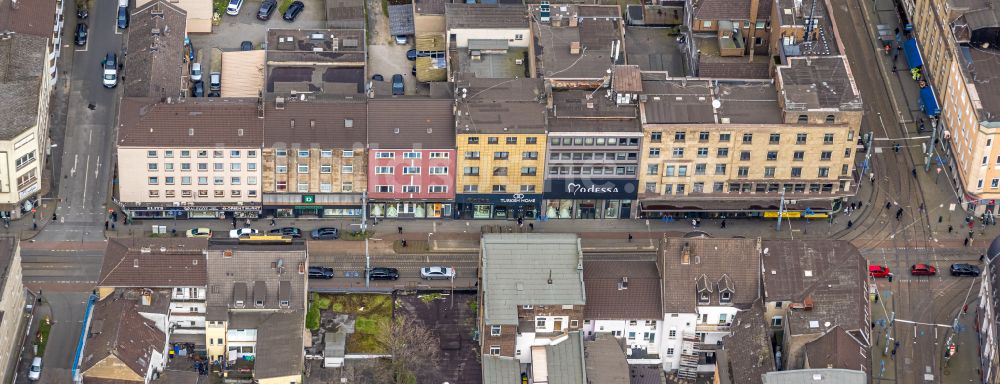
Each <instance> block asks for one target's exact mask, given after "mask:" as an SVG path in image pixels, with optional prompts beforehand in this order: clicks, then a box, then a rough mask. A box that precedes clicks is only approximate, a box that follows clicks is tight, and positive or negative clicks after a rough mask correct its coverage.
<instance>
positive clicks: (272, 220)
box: [271, 217, 275, 227]
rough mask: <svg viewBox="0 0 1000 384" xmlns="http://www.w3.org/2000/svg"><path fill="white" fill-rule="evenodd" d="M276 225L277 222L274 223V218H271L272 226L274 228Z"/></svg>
mask: <svg viewBox="0 0 1000 384" xmlns="http://www.w3.org/2000/svg"><path fill="white" fill-rule="evenodd" d="M274 224H275V222H274V218H273V217H272V218H271V226H272V227H273V226H274Z"/></svg>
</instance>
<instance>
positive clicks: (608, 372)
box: [583, 333, 630, 384]
mask: <svg viewBox="0 0 1000 384" xmlns="http://www.w3.org/2000/svg"><path fill="white" fill-rule="evenodd" d="M583 350H584V351H585V353H584V356H585V358H584V360H585V361H584V362H585V364H586V367H587V380H589V382H591V383H602V384H629V382H630V380H629V365H628V361H627V360H626V359H625V351H623V350H622V346H621V344H619V343H618V340H617V339H615V337H614V336H611V334H610V333H598V334H597V336H596V338H595V340H594V341H585V342H584V344H583Z"/></svg>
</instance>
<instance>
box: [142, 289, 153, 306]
mask: <svg viewBox="0 0 1000 384" xmlns="http://www.w3.org/2000/svg"><path fill="white" fill-rule="evenodd" d="M142 305H143V306H145V307H148V306H150V305H153V295H152V294H151V293H149V292H143V293H142Z"/></svg>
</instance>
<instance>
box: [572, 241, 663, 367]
mask: <svg viewBox="0 0 1000 384" xmlns="http://www.w3.org/2000/svg"><path fill="white" fill-rule="evenodd" d="M583 283H584V288H585V289H586V292H587V306H586V307H584V309H583V332H584V336H585V339H586V340H597V339H599V338H600V337H601V335H609V336H612V337H614V338H615V339H616V340H617V341H618V342H621V343H622V344H624V345H625V356H626V357H627V360H628V363H629V364H655V365H660V364H661V362H662V361H661V360H660V348H659V347H660V340H661V339H662V336H663V335H662V333H661V332H662V329H663V311H662V310H661V304H662V301H661V299H660V291H661V288H660V275H659V272H658V270H657V269H656V263H655V262H653V261H586V262H584V263H583ZM620 350H621V348H619V351H620Z"/></svg>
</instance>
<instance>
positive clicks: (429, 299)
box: [417, 293, 444, 304]
mask: <svg viewBox="0 0 1000 384" xmlns="http://www.w3.org/2000/svg"><path fill="white" fill-rule="evenodd" d="M417 297H418V298H420V301H423V302H424V303H425V304H430V303H431V302H432V301H434V300H441V299H444V295H442V294H440V293H429V294H426V295H417Z"/></svg>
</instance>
